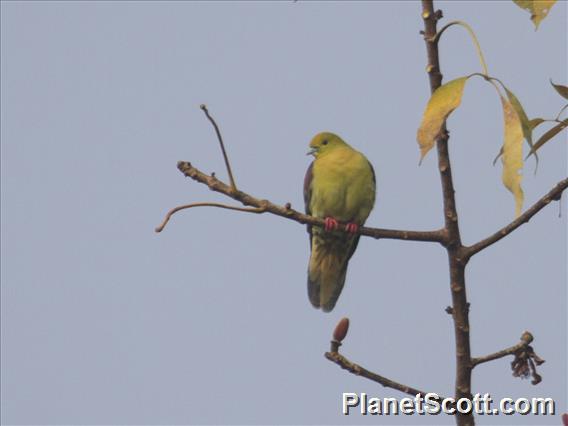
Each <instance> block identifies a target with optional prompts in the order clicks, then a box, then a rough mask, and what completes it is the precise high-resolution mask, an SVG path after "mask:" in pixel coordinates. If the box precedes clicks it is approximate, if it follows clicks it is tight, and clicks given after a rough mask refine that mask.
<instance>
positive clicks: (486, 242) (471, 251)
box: [463, 178, 568, 259]
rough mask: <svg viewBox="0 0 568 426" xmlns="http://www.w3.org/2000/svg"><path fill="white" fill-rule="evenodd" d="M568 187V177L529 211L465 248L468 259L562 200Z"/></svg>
mask: <svg viewBox="0 0 568 426" xmlns="http://www.w3.org/2000/svg"><path fill="white" fill-rule="evenodd" d="M566 188H568V178H566V179H563V180H561V181H560V182H558V183H557V184H556V185H555V186H554V188H552V189H551V190H550V191H549V192H548V193H547V194H546V195H545V196H544V197H542V198H541V199H540V200H538V201H537V202H536V203H534V204H533V205H532V206H531V207H530V208H529V209H528V210H527V211H525V212H524V213H523V214H522V215H520V216H519V217H518V218H517V219H515V220H514V221H512V222H511V223H509V224H508V225H507V226H504V227H503V228H501V229H500V230H498V231H497V232H495V233H494V234H493V235H490V236H489V237H487V238H485V239H483V240H481V241H479V242H478V243H475V244H473V245H471V246H469V247H464V248H463V253H464V255H465V258H466V259H469V258H471V257H472V256H473V255H475V254H476V253H479V252H480V251H481V250H483V249H485V248H487V247H489V246H490V245H491V244H493V243H496V242H497V241H499V240H501V239H502V238H505V237H506V236H507V235H509V234H510V233H511V232H513V231H514V230H515V229H517V228H518V227H519V226H521V225H522V224H523V223H527V222H528V221H529V220H530V219H531V218H532V217H533V216H534V215H535V214H537V213H538V212H539V211H541V210H542V209H543V208H544V207H546V206H547V205H548V204H550V202H551V201H558V200H560V196H561V195H562V192H563V191H564V190H565V189H566Z"/></svg>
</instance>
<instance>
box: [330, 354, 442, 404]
mask: <svg viewBox="0 0 568 426" xmlns="http://www.w3.org/2000/svg"><path fill="white" fill-rule="evenodd" d="M325 357H326V358H327V359H328V360H330V361H331V362H334V363H335V364H337V365H339V366H340V367H341V368H343V369H344V370H347V371H349V372H350V373H353V374H355V375H356V376H361V377H365V378H366V379H369V380H371V381H373V382H377V383H379V384H381V385H383V386H384V387H386V388H391V389H395V390H398V391H400V392H403V393H406V394H408V395H412V396H416V395H420V396H422V397H424V396H426V394H427V393H428V392H424V391H421V390H419V389H416V388H413V387H411V386H407V385H403V384H401V383H398V382H395V381H394V380H391V379H387V378H386V377H383V376H381V375H379V374H376V373H373V372H372V371H369V370H367V369H366V368H363V367H361V366H360V365H358V364H355V363H353V362H351V361H349V360H348V359H347V358H345V357H344V356H343V355H341V354H340V353H339V352H326V353H325ZM440 399H444V398H443V397H442V396H440Z"/></svg>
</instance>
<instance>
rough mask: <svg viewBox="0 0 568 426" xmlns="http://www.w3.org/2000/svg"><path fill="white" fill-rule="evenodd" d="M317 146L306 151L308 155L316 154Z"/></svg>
mask: <svg viewBox="0 0 568 426" xmlns="http://www.w3.org/2000/svg"><path fill="white" fill-rule="evenodd" d="M317 150H318V149H317V148H310V150H309V151H308V152H306V155H314V156H315V155H316V152H317Z"/></svg>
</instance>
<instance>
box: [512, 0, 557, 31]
mask: <svg viewBox="0 0 568 426" xmlns="http://www.w3.org/2000/svg"><path fill="white" fill-rule="evenodd" d="M513 1H514V2H515V4H516V5H517V6H519V7H520V8H521V9H525V10H527V11H528V12H529V13H530V14H531V21H533V23H534V29H535V31H536V30H538V26H539V25H540V22H541V21H542V20H543V19H544V18H546V16H547V15H548V12H550V9H551V8H552V6H554V3H556V0H513Z"/></svg>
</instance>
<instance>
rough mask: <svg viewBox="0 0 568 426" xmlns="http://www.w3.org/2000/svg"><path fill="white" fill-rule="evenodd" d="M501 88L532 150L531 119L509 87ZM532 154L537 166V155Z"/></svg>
mask: <svg viewBox="0 0 568 426" xmlns="http://www.w3.org/2000/svg"><path fill="white" fill-rule="evenodd" d="M503 88H504V89H505V93H507V98H509V102H510V103H511V106H512V107H513V109H514V110H515V112H516V113H517V116H518V117H519V120H520V121H521V128H522V129H523V136H524V138H525V140H526V141H527V143H528V144H529V148H530V149H531V150H532V149H533V142H532V131H533V127H532V126H531V121H530V120H529V118H528V117H527V114H526V113H525V110H524V109H523V106H522V105H521V102H520V101H519V100H518V99H517V97H516V96H515V95H514V93H513V92H511V91H510V90H509V89H507V87H506V86H505V85H503ZM534 155H535V159H536V167H538V155H537V154H536V152H535V153H534ZM535 173H536V168H535Z"/></svg>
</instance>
